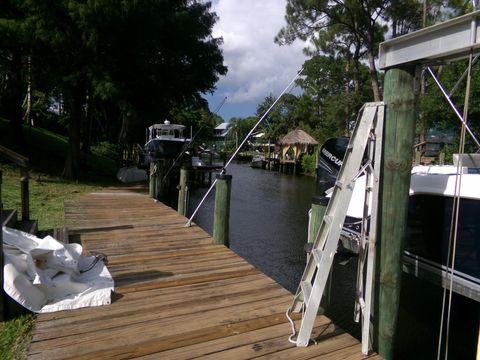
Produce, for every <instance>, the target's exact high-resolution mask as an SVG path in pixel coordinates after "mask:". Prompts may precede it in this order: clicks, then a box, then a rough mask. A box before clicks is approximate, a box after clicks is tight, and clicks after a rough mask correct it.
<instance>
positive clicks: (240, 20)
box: [205, 0, 306, 121]
mask: <svg viewBox="0 0 480 360" xmlns="http://www.w3.org/2000/svg"><path fill="white" fill-rule="evenodd" d="M285 6H286V1H285V0H263V1H258V0H242V1H238V0H237V1H236V0H215V1H213V2H212V11H214V12H216V14H217V15H218V17H219V19H218V21H217V24H216V25H215V27H214V29H213V36H214V37H220V36H221V37H223V42H224V43H223V45H222V51H223V57H224V63H225V65H226V66H227V67H228V74H227V75H226V76H224V77H222V78H221V79H220V81H219V82H218V83H217V90H216V91H215V92H214V94H213V95H206V96H205V97H206V99H207V100H208V102H209V106H210V110H212V111H213V110H214V109H215V108H216V107H217V106H218V105H219V104H220V103H221V101H222V100H223V99H224V98H225V97H227V101H226V102H225V104H224V105H223V107H222V108H221V109H220V111H219V112H218V115H220V116H221V117H223V119H224V120H225V121H228V120H229V119H230V118H232V117H243V118H244V117H248V116H250V115H254V114H255V110H256V107H257V104H258V103H260V102H261V101H262V100H263V99H265V97H266V96H268V95H269V94H273V95H274V96H278V95H279V94H280V93H281V92H282V91H283V89H284V88H285V87H286V86H287V85H288V84H289V83H290V81H291V80H292V79H293V77H294V76H295V74H296V73H297V71H298V70H299V69H300V67H301V65H302V64H303V62H304V61H305V60H306V57H305V55H303V53H302V49H303V48H304V47H305V44H303V43H300V42H296V43H294V44H293V45H290V46H279V45H277V44H275V43H274V42H273V39H274V37H275V35H276V34H277V33H278V31H279V30H280V29H281V28H282V27H283V26H284V25H285V19H284V17H285Z"/></svg>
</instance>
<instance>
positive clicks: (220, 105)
mask: <svg viewBox="0 0 480 360" xmlns="http://www.w3.org/2000/svg"><path fill="white" fill-rule="evenodd" d="M225 101H227V97H226V96H225V97H224V98H223V100H222V101H221V102H220V104H219V105H217V107H216V108H215V110H213V114H216V113H217V112H218V111H219V110H220V109H221V108H222V106H223V105H224V104H225ZM204 127H205V125H202V126H200V128H199V129H198V130H197V132H196V133H195V134H194V135H193V136H192V138H191V139H190V141H189V142H188V143H185V145H184V146H183V149H182V151H181V152H180V154H179V155H178V156H177V158H176V159H175V161H174V162H173V163H172V166H170V168H169V169H168V170H167V172H166V173H165V175H164V176H163V178H162V183H163V182H164V181H165V180H166V179H167V177H168V175H169V174H170V172H171V171H172V169H173V168H174V167H175V165H176V164H177V162H178V160H180V158H181V157H182V156H183V154H185V151H187V149H188V147H189V146H190V144H192V143H193V141H194V140H195V138H196V137H197V136H198V134H200V131H202V130H203V128H204Z"/></svg>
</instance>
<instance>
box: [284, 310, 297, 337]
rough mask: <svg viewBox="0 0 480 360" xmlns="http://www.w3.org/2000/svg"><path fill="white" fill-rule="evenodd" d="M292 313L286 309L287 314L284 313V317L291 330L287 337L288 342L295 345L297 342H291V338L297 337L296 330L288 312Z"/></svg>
mask: <svg viewBox="0 0 480 360" xmlns="http://www.w3.org/2000/svg"><path fill="white" fill-rule="evenodd" d="M291 311H292V309H291V308H288V309H287V312H286V313H285V316H286V317H287V319H288V321H289V322H290V326H291V328H292V334H291V335H290V336H289V337H288V341H290V342H291V343H292V344H296V343H297V342H296V341H295V340H293V337H294V336H295V335H297V329H296V328H295V323H294V322H293V320H292V318H291V317H290V312H291Z"/></svg>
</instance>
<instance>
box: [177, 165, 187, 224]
mask: <svg viewBox="0 0 480 360" xmlns="http://www.w3.org/2000/svg"><path fill="white" fill-rule="evenodd" d="M187 179H188V170H187V168H186V167H182V168H181V169H180V184H178V209H177V212H178V214H179V215H183V216H186V215H187V191H188V189H187Z"/></svg>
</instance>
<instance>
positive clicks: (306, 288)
mask: <svg viewBox="0 0 480 360" xmlns="http://www.w3.org/2000/svg"><path fill="white" fill-rule="evenodd" d="M300 286H301V288H302V293H303V302H304V303H305V306H308V300H310V295H311V294H312V284H311V283H310V282H309V281H302V282H301V283H300Z"/></svg>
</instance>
